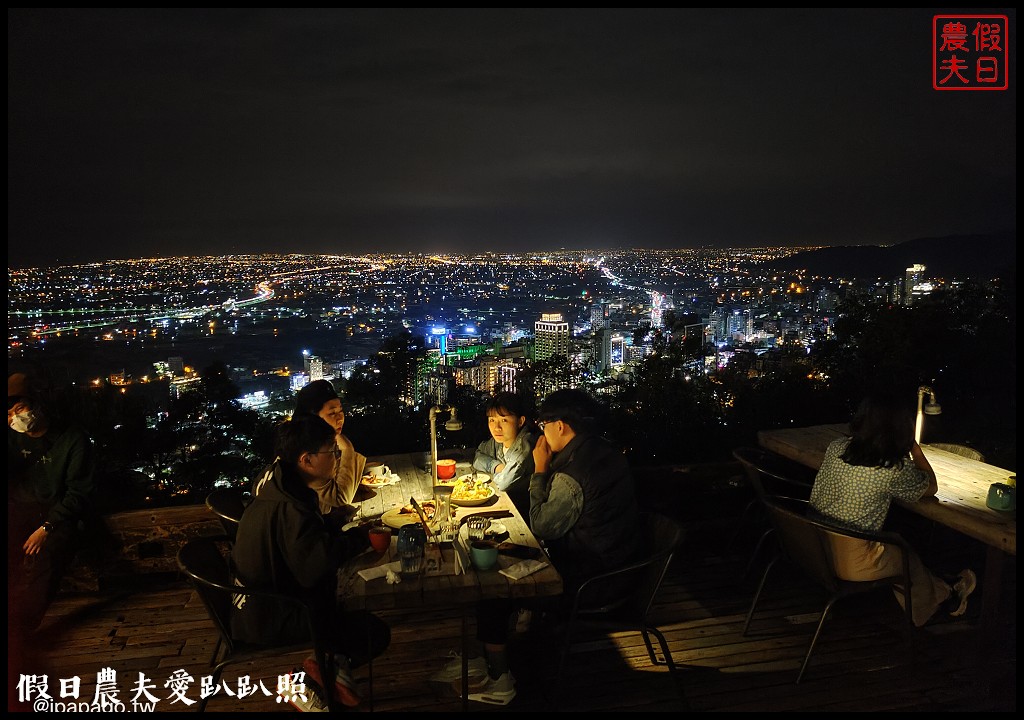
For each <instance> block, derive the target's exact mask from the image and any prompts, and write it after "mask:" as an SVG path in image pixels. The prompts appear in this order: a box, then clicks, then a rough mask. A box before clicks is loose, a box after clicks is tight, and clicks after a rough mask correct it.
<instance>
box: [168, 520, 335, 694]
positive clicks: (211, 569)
mask: <svg viewBox="0 0 1024 720" xmlns="http://www.w3.org/2000/svg"><path fill="white" fill-rule="evenodd" d="M221 545H226V546H229V545H230V543H229V541H228V538H224V537H204V538H196V539H194V540H189V541H188V542H187V543H185V545H183V546H182V548H181V550H179V551H178V567H179V568H180V569H181V571H182V572H183V573H185V575H187V576H188V578H189V581H190V582H191V583H192V586H193V587H194V588H195V591H196V594H197V595H198V596H199V599H200V600H202V602H203V605H204V606H205V607H206V611H207V613H209V615H210V620H212V621H213V624H214V626H215V627H216V628H217V633H218V636H219V637H218V639H217V644H216V645H215V646H214V648H213V654H212V655H211V656H210V667H212V668H213V684H214V685H217V683H218V682H219V680H220V676H221V673H222V672H223V671H224V668H225V667H226V666H228V665H230V664H232V663H245V662H251V661H253V660H258V659H265V658H273V657H278V656H282V655H287V654H290V653H297V652H302V651H304V650H308V649H309V647H310V645H312V646H313V648H314V653H315V654H316V659H317V663H318V664H319V665H320V671H321V674H320V677H321V678H322V679H323V680H324V686H325V687H324V694H325V695H327V697H326V698H324V699H325V700H326V701H327V704H328V708H329V709H330V710H331V711H332V712H335V711H339V710H340V709H341V703H340V702H339V701H338V700H337V699H336V698H335V697H334V683H333V682H332V681H333V678H334V664H333V657H332V655H331V653H330V652H329V650H328V646H327V645H326V643H325V642H324V640H325V639H324V638H322V637H320V636H319V635H318V633H317V631H316V626H315V624H314V623H313V616H312V612H311V610H310V608H309V607H308V606H307V605H305V604H304V603H302V602H301V601H299V600H297V599H296V598H293V597H290V596H286V595H279V594H276V593H271V592H264V591H257V590H250V589H248V588H245V587H243V586H241V585H239V584H237V582H236V581H235V580H234V579H233V578H232V574H231V570H230V565H229V561H228V558H227V556H226V555H225V551H224V550H223V549H222V547H221ZM239 595H242V596H246V597H255V596H260V597H265V598H274V599H276V600H278V601H281V602H285V603H293V604H295V605H296V606H298V607H301V608H302V610H303V611H304V612H305V613H306V618H307V622H308V623H309V632H310V637H311V638H313V640H312V641H306V642H304V643H298V644H292V645H281V646H270V647H268V646H266V645H254V644H252V643H246V642H242V641H239V640H236V639H235V638H234V637H232V635H231V604H232V601H233V599H234V598H235V597H237V596H239ZM208 700H209V697H205V698H203V699H202V700H201V701H200V704H199V708H198V710H199V712H203V711H204V710H205V709H206V703H207V701H208Z"/></svg>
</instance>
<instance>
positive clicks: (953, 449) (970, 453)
mask: <svg viewBox="0 0 1024 720" xmlns="http://www.w3.org/2000/svg"><path fill="white" fill-rule="evenodd" d="M928 447H933V448H935V449H936V450H945V451H946V452H949V453H953V454H954V455H960V456H961V457H965V458H970V459H971V460H977V461H978V462H985V456H984V455H982V454H981V453H980V452H978V451H977V450H975V449H974V448H972V447H968V446H967V445H957V444H956V443H928Z"/></svg>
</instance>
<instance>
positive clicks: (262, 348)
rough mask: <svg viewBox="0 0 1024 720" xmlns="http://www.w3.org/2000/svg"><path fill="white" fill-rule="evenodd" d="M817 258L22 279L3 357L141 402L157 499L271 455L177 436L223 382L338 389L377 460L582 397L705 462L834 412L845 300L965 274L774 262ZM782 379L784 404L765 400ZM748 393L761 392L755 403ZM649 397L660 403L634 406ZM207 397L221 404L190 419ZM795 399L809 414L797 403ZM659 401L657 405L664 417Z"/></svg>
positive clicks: (645, 440)
mask: <svg viewBox="0 0 1024 720" xmlns="http://www.w3.org/2000/svg"><path fill="white" fill-rule="evenodd" d="M813 250H814V248H744V249H733V250H719V249H693V250H672V251H669V250H616V251H608V252H605V251H600V252H599V251H554V252H547V253H523V254H497V253H481V254H475V255H438V254H431V255H427V254H392V255H383V254H381V255H369V256H367V255H363V256H348V255H294V254H293V255H233V256H221V257H201V258H191V257H189V258H153V259H138V260H131V261H124V260H119V261H110V262H103V263H90V264H84V265H76V266H64V267H55V268H33V269H17V270H15V269H9V270H8V288H9V293H8V366H9V368H13V367H19V368H22V367H23V368H42V369H45V371H46V373H47V374H48V376H49V377H50V378H51V379H52V380H55V381H57V382H61V383H65V384H70V385H73V386H78V387H82V388H90V389H91V390H92V391H94V392H99V393H101V394H102V393H111V392H113V393H117V394H119V395H121V396H123V397H124V398H125V400H126V401H130V400H131V398H135V399H136V401H137V402H139V403H140V406H139V407H140V409H139V410H138V412H139V413H143V412H144V413H145V418H146V419H145V424H146V426H147V427H149V428H150V430H151V431H153V432H155V431H156V430H157V429H158V428H160V427H163V428H164V429H165V430H166V431H168V432H171V433H172V434H175V433H176V434H177V435H178V436H179V437H178V440H177V442H178V449H177V456H176V457H173V458H167V459H165V460H164V461H162V465H161V464H160V463H155V462H153V461H152V460H150V459H146V460H145V462H142V461H133V462H135V464H134V465H133V467H134V468H135V471H137V472H141V473H142V474H143V475H144V476H145V477H148V478H149V482H151V483H156V484H157V486H160V485H161V481H160V477H161V476H162V475H163V476H166V477H174V476H175V473H177V472H179V471H180V470H181V467H182V466H184V465H188V463H189V462H190V461H191V460H194V456H196V455H201V454H202V453H203V452H208V453H209V455H210V456H211V457H219V456H222V455H224V454H225V453H228V454H232V453H234V454H236V455H237V456H238V457H240V458H242V459H243V460H244V463H242V464H240V467H242V465H244V468H243V469H236V470H235V471H233V472H228V473H226V474H225V471H223V470H218V471H217V474H216V475H215V477H218V478H221V480H220V481H217V480H214V481H213V482H223V483H228V484H231V483H235V482H240V481H242V480H243V478H244V476H245V475H246V474H247V473H248V472H250V469H251V468H252V467H254V466H256V465H258V463H259V462H261V461H263V458H262V456H261V451H260V450H259V448H258V447H256V446H255V445H256V443H255V441H254V439H253V438H252V437H249V438H246V437H243V436H242V435H239V434H238V433H237V432H235V431H234V430H233V429H232V428H231V427H230V425H231V423H232V422H235V421H233V420H230V419H229V420H224V423H225V424H224V426H223V428H222V433H221V435H222V436H223V437H221V439H220V440H219V441H218V443H213V444H211V445H209V447H208V448H207V450H206V451H204V450H203V449H202V445H203V444H202V443H201V442H198V441H192V442H188V441H186V440H185V439H182V438H183V437H184V436H183V435H181V433H182V429H183V428H188V427H198V426H202V425H203V424H204V423H206V422H207V420H208V418H206V415H209V414H216V412H215V410H214V408H216V406H217V404H218V402H219V401H217V400H211V399H210V396H209V393H210V392H211V391H210V388H209V384H208V383H207V384H206V385H204V380H208V377H207V376H215V377H220V378H221V379H222V380H223V382H224V383H225V384H224V385H223V389H222V390H220V391H218V392H220V393H222V394H223V393H227V394H228V395H230V397H223V396H222V395H218V397H220V399H221V400H233V401H235V403H234V404H235V405H236V406H237V407H238V408H239V409H240V410H241V411H245V412H253V413H256V415H258V416H262V417H263V418H264V421H263V422H267V423H269V422H272V421H275V420H276V419H277V418H279V417H281V416H283V415H287V414H288V413H289V412H290V409H291V406H292V404H293V402H294V400H293V398H294V393H295V392H296V391H297V390H298V389H299V388H301V387H302V386H303V385H305V384H306V383H308V382H310V381H311V380H318V379H327V380H331V381H333V382H335V384H336V385H337V386H338V387H339V389H340V390H341V392H342V393H343V396H344V397H345V402H346V405H347V406H348V414H349V416H350V418H351V421H350V423H351V426H352V431H353V433H354V434H356V435H358V434H359V432H360V431H359V428H360V427H362V428H363V433H364V435H365V436H364V439H363V442H364V445H365V444H367V443H369V444H372V443H374V442H377V443H380V447H368V449H373V450H374V451H377V452H386V451H389V450H391V449H393V448H394V447H395V446H400V447H403V448H404V449H405V450H411V449H412V450H414V449H416V447H415V446H414V445H415V443H414V441H413V439H418V438H422V437H423V432H422V430H419V429H417V424H418V423H421V422H422V417H420V416H421V415H422V414H423V413H424V412H425V411H426V410H427V409H429V407H430V406H431V405H432V404H434V403H447V402H453V401H454V402H456V404H461V405H463V406H468V408H467V409H466V410H464V412H466V413H467V414H468V415H469V416H470V417H472V408H473V407H474V406H479V404H480V398H482V397H485V396H486V395H487V394H489V393H493V392H495V391H499V390H505V391H510V392H515V393H521V394H525V395H527V396H530V397H532V399H533V400H535V401H536V400H540V399H541V398H542V397H543V396H544V395H545V394H547V393H548V392H550V391H552V390H555V389H558V388H560V387H567V386H573V387H584V388H587V389H588V390H590V391H591V392H593V393H594V394H595V395H598V396H604V397H605V398H607V400H608V402H609V403H611V404H612V405H615V406H616V407H617V408H618V411H619V412H621V413H624V418H625V419H626V421H627V422H626V424H624V425H620V427H619V430H620V433H622V434H624V435H626V436H627V437H623V438H620V440H621V441H622V442H623V443H624V444H626V445H632V447H633V448H634V451H635V452H638V453H645V454H646V455H647V456H649V457H647V459H648V460H655V459H657V456H658V455H662V456H664V455H665V454H666V449H665V447H664V446H669V447H672V446H673V444H672V443H671V442H670V441H669V440H668V439H667V435H668V434H669V433H671V432H684V431H685V432H691V433H692V432H694V431H696V432H698V433H704V434H706V435H708V439H707V440H706V441H705V442H704V445H703V447H704V448H705V449H710V448H711V446H712V445H713V444H714V443H715V442H720V443H727V442H728V440H727V439H725V438H726V434H727V433H728V432H731V431H734V430H736V423H737V420H736V419H735V416H737V415H744V413H746V414H747V416H749V417H746V419H745V422H751V423H753V422H759V423H761V424H762V425H768V424H777V423H779V422H783V423H791V422H794V421H796V419H798V418H799V417H800V412H803V413H804V414H805V415H806V414H809V413H812V412H816V413H820V414H824V413H826V412H831V413H833V414H835V413H837V412H842V410H840V409H839V408H838V407H837V405H836V402H838V399H837V397H834V396H830V395H829V392H832V391H833V390H834V389H835V388H834V387H833V386H835V385H837V384H838V383H839V382H840V379H839V378H831V377H830V376H832V375H834V374H835V373H836V372H837V370H836V369H835V368H832V367H831V366H830V364H829V363H830V362H831V361H829V360H828V358H829V357H830V353H832V352H834V351H833V350H830V349H829V348H831V347H832V344H834V341H835V335H836V327H837V323H838V322H840V321H841V318H842V308H843V307H844V303H845V304H847V305H849V306H850V307H857V306H858V303H860V304H865V303H866V304H869V305H871V306H874V307H878V308H886V307H889V308H905V312H912V311H916V310H917V309H918V308H919V307H920V308H923V309H922V310H921V311H922V312H925V311H927V303H924V304H923V305H922V303H921V300H922V298H927V297H928V296H929V295H930V294H932V293H935V294H936V296H937V297H941V296H942V293H943V292H946V293H955V292H957V291H958V288H959V287H960V285H961V283H962V281H961V280H950V279H946V278H942V277H932V276H930V275H929V273H928V272H927V269H926V266H923V265H921V264H917V265H915V267H916V268H919V269H918V270H916V271H915V277H914V282H913V283H912V284H911V283H910V281H908V280H907V277H908V273H909V271H907V270H906V265H905V264H901V263H896V264H894V265H893V267H892V269H891V272H890V273H889V276H888V277H882V278H875V279H871V280H863V279H857V278H854V277H841V276H838V275H828V276H825V275H813V274H811V273H810V272H808V271H807V270H802V269H795V270H794V269H782V268H785V267H790V268H792V267H793V266H794V265H793V262H792V261H793V260H797V261H798V259H799V258H801V257H803V255H801V253H810V251H813ZM799 266H800V263H799V261H798V262H797V263H796V267H798V268H799ZM908 288H909V290H908ZM909 291H912V292H913V293H914V306H913V308H911V307H909V306H908V303H909V299H908V297H907V296H906V294H907V292H909ZM980 317H981V316H979V318H980ZM884 342H885V343H890V344H891V343H893V342H896V340H886V341H884ZM830 343H832V344H830ZM819 350H820V352H819ZM942 371H943V370H942V369H941V368H940V369H939V370H938V371H937V372H942ZM920 372H925V371H924V370H921V371H920ZM927 372H936V371H933V370H928V371H927ZM786 378H789V379H788V380H787V379H786ZM926 379H928V381H929V382H936V381H935V380H932V379H931V378H926ZM787 382H788V383H789V384H788V385H786V383H787ZM794 382H796V383H798V384H799V387H795V386H794ZM677 383H683V385H684V387H683V388H681V389H680V388H678V387H677V388H676V390H677V391H678V392H679V395H678V397H675V399H673V395H672V393H671V392H667V391H666V389H670V388H672V387H676V384H677ZM772 383H777V384H778V392H781V393H783V395H781V396H780V397H779V398H775V397H774V396H773V395H772V394H771V393H770V392H768V391H767V388H769V386H770V385H771V384H772ZM686 385H692V388H690V389H686V387H685V386H686ZM755 385H756V386H757V388H758V393H759V394H758V393H755V394H754V395H750V394H749V391H748V388H752V387H754V386H755ZM644 387H648V388H649V389H650V390H649V392H651V393H653V395H651V396H650V397H649V398H648V399H646V400H644V399H636V400H633V399H630V398H633V397H634V396H637V397H641V396H643V393H644V392H645V391H644V389H643V388H644ZM195 390H201V391H203V392H205V393H206V396H205V397H206V402H207V408H208V409H207V410H206V411H199V410H197V409H196V408H194V407H193V408H192V409H191V411H190V412H191V413H192V414H191V415H187V417H185V416H183V417H180V418H179V417H178V414H180V408H181V407H183V406H182V405H181V402H183V398H187V397H188V396H189V394H190V392H191V391H195ZM663 391H664V392H663ZM793 393H796V394H795V395H794V394H793ZM800 393H803V394H804V396H805V397H804V400H803V401H802V402H803V405H804V408H805V409H804V410H803V411H801V410H800V407H801V402H797V401H795V400H794V399H793V398H794V397H798V396H800ZM200 394H202V393H200ZM833 395H834V393H833ZM97 397H100V396H97ZM104 397H109V395H106V396H104ZM744 397H746V398H747V399H746V400H744ZM751 398H757V399H756V400H751ZM777 400H782V402H778V401H777ZM750 402H756V403H759V404H760V406H761V409H759V410H757V411H756V412H755V413H754V415H750V412H751V411H749V410H745V409H744V407H745V403H750ZM176 403H177V404H176ZM652 403H654V404H657V403H662V404H664V405H665V407H664V408H662V409H659V410H658V411H657V412H654V411H653V410H651V405H652ZM672 403H676V404H683V405H689V407H690V408H691V409H690V410H689V411H687V412H685V413H683V412H681V411H678V410H676V409H675V407H674V406H673V405H672ZM185 406H188V403H185ZM223 407H225V406H223V405H222V404H221V408H223ZM176 408H177V409H176ZM460 409H461V408H460ZM638 411H649V415H648V416H645V417H647V418H650V419H651V422H653V421H654V418H655V417H658V416H662V415H664V414H668V416H670V417H671V421H670V422H668V423H667V424H665V427H664V428H663V430H662V432H663V433H665V434H666V439H665V440H664V441H659V440H658V438H657V436H656V435H657V433H654V432H652V430H651V428H646V429H645V428H644V427H643V423H642V422H641V421H640V420H639V419H638V418H636V417H633V418H632V419H630V418H631V414H634V415H635V413H636V412H638ZM176 413H177V414H176ZM766 413H767V414H768V416H766ZM758 416H760V417H758ZM175 418H178V419H175ZM396 418H397V419H396ZM111 422H113V421H111ZM138 422H141V420H139V421H138ZM161 423H163V425H162V426H161ZM672 423H677V424H678V423H685V424H688V427H689V429H688V430H684V429H681V428H680V427H675V428H674V429H673V425H672ZM730 423H732V425H730ZM377 424H379V425H380V427H377ZM469 424H470V427H475V426H474V424H473V423H472V421H471V422H470V423H469ZM478 424H479V428H477V429H478V430H479V431H481V432H482V431H483V427H484V426H485V423H483V422H482V421H481V422H479V423H478ZM122 426H123V427H127V424H126V423H124V422H122V421H117V422H116V423H115V427H122ZM389 433H390V435H389ZM403 433H404V435H403ZM631 434H632V435H633V436H634V437H633V439H632V440H630V438H629V437H628V436H629V435H631ZM403 438H405V439H404V440H403ZM470 440H471V438H465V439H463V440H462V441H461V442H462V443H463V444H466V443H468V442H470ZM659 442H660V443H661V445H659ZM110 443H111V447H112V448H113V449H115V450H118V451H120V449H119V448H118V445H117V443H116V442H114V441H113V440H110ZM388 443H390V446H389V445H388ZM410 444H412V446H410ZM676 445H678V444H677V443H676ZM696 448H697V446H696V445H695V446H694V447H693V448H690V450H691V452H696V451H697V450H696ZM264 452H265V451H264ZM142 454H143V455H145V454H146V453H142ZM150 454H152V453H150ZM207 481H209V478H207ZM163 485H164V486H167V487H170V488H176V487H177V485H178V482H170V481H168V482H164V483H163ZM197 490H198V489H197ZM178 491H179V490H172V494H175V493H176V492H178ZM185 494H186V495H187V494H188V493H187V492H186V493H185ZM147 497H148V496H147Z"/></svg>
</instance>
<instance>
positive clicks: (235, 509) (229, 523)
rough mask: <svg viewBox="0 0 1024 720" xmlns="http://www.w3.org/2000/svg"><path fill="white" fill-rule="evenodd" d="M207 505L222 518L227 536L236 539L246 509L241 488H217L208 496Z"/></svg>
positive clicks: (222, 524)
mask: <svg viewBox="0 0 1024 720" xmlns="http://www.w3.org/2000/svg"><path fill="white" fill-rule="evenodd" d="M206 507H208V508H209V509H210V511H211V512H212V513H213V514H214V515H216V516H217V517H218V519H220V524H221V526H223V528H224V532H225V533H226V534H227V536H228V537H229V538H231V539H234V537H235V533H236V532H237V531H238V523H239V522H240V521H241V520H242V513H243V512H244V511H245V499H244V496H243V494H242V490H241V488H217V489H216V490H214V491H213V492H211V493H210V494H209V495H207V496H206Z"/></svg>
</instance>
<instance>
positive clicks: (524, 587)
mask: <svg viewBox="0 0 1024 720" xmlns="http://www.w3.org/2000/svg"><path fill="white" fill-rule="evenodd" d="M368 462H381V463H383V464H384V465H386V466H387V467H388V468H389V469H390V470H391V474H392V476H397V481H395V482H391V483H390V484H387V485H383V486H380V487H372V488H361V489H360V494H359V495H357V497H356V500H357V501H358V506H359V514H358V515H357V518H360V519H362V520H364V521H365V520H366V519H374V518H378V517H381V516H385V515H386V519H388V521H389V522H390V523H394V524H400V523H395V521H394V517H395V513H396V512H397V510H398V509H399V508H402V507H404V506H406V505H408V504H409V502H410V499H411V498H415V499H416V500H417V501H418V502H419V501H423V500H428V499H430V498H432V497H433V495H434V483H433V475H432V473H431V472H429V468H426V467H424V462H425V461H424V454H423V453H412V454H400V455H384V456H380V457H374V458H370V459H369V460H368ZM457 472H458V473H468V472H471V468H470V466H469V464H468V463H463V464H461V465H460V466H459V467H458V468H457ZM360 498H362V499H360ZM478 514H485V515H488V516H491V517H496V518H497V519H496V522H500V523H501V524H503V525H504V526H505V528H506V530H507V532H508V540H507V541H506V542H510V543H513V544H515V545H522V546H528V547H530V548H535V549H537V550H538V551H540V552H541V553H543V554H541V555H540V559H541V560H542V561H544V562H547V563H548V565H547V567H545V568H543V569H541V570H538V571H536V572H534V573H532V574H530V575H527V576H525V577H522V578H520V579H518V580H513V579H512V578H509V577H507V576H505V575H503V574H501V572H499V571H500V570H502V569H507V568H509V567H510V566H512V565H515V564H516V563H519V562H522V560H521V559H519V558H516V557H512V556H509V555H506V554H499V556H498V565H497V566H496V567H495V568H493V569H491V570H487V571H478V570H476V569H475V568H473V567H472V566H471V564H470V563H469V562H468V559H466V558H465V557H463V558H461V562H458V561H457V558H456V556H455V555H456V548H455V547H454V545H453V544H452V543H448V542H442V543H440V544H439V548H440V556H441V562H440V567H439V568H438V569H437V570H436V571H430V572H427V571H424V572H421V573H420V574H418V575H417V576H415V577H405V576H402V577H401V581H400V582H398V583H394V584H391V583H389V582H388V581H387V579H386V578H385V577H377V578H374V579H372V580H364V579H363V578H362V577H360V575H359V571H360V570H367V569H370V568H374V567H378V566H381V565H384V564H388V563H393V562H394V561H396V560H397V559H398V554H397V551H396V545H397V538H398V530H397V529H396V530H394V532H393V536H392V539H391V546H390V549H389V550H387V551H386V552H384V553H377V552H375V551H372V550H370V551H368V552H366V553H363V554H362V555H360V556H358V557H356V558H355V559H353V560H351V561H350V562H348V563H346V564H345V565H344V566H343V567H342V568H341V569H340V570H339V573H338V593H339V596H340V597H341V598H343V599H344V601H345V604H346V606H347V607H350V608H353V609H366V610H371V611H373V610H386V609H405V610H408V609H416V608H424V609H427V608H438V607H446V608H458V609H459V610H460V611H461V614H462V701H463V709H467V708H468V704H469V692H468V682H467V674H468V657H469V649H470V643H471V639H470V637H469V617H470V615H471V614H472V613H473V612H474V610H475V608H476V604H477V601H479V600H482V599H487V598H529V597H537V596H553V595H560V594H561V593H562V578H561V575H559V573H558V571H557V570H556V569H555V567H554V564H553V563H551V561H550V558H548V557H547V555H546V553H544V552H543V549H542V548H541V545H540V543H539V542H538V540H537V538H535V537H534V535H533V533H532V532H530V528H529V526H528V525H527V522H526V520H525V518H524V517H523V516H522V514H521V513H520V512H519V510H518V509H517V508H516V507H515V505H513V504H512V502H511V501H510V500H509V498H508V496H507V495H506V494H505V493H502V492H500V491H497V489H495V493H494V496H493V497H491V498H489V499H488V501H487V502H485V503H484V504H482V505H479V506H472V507H470V506H458V507H456V508H455V512H454V519H453V523H454V524H455V526H456V527H459V526H460V525H462V524H463V523H464V522H465V520H466V519H467V518H469V517H471V516H473V515H478ZM403 517H404V516H403ZM408 522H410V523H418V522H419V520H418V517H417V516H416V515H415V514H409V515H408ZM462 532H463V533H464V532H465V530H463V531H462ZM430 542H431V540H430V539H428V545H429V544H430ZM460 566H461V567H462V570H463V571H462V572H459V567H460ZM371 672H372V670H371ZM371 687H372V675H371Z"/></svg>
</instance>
